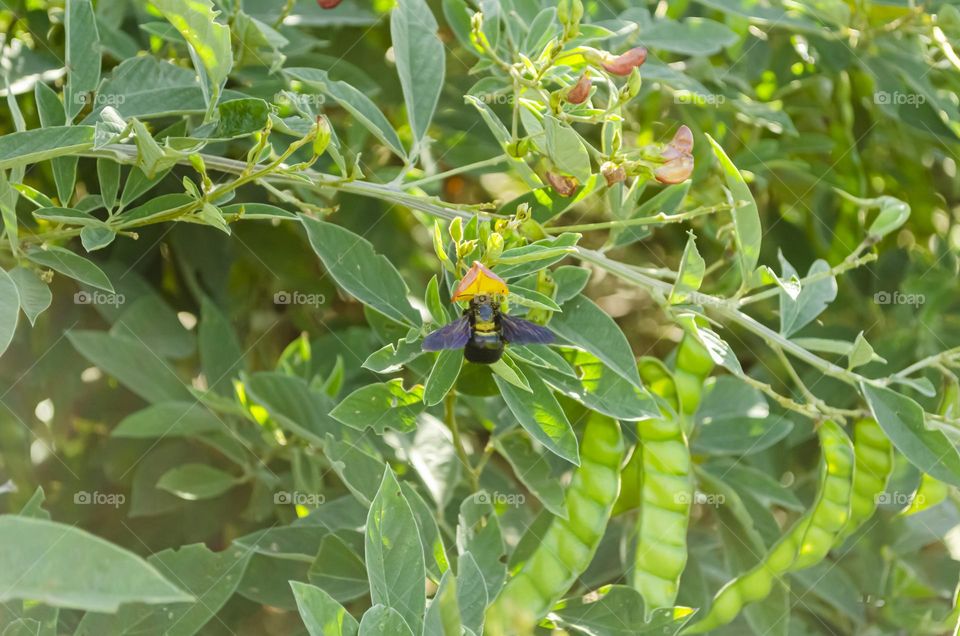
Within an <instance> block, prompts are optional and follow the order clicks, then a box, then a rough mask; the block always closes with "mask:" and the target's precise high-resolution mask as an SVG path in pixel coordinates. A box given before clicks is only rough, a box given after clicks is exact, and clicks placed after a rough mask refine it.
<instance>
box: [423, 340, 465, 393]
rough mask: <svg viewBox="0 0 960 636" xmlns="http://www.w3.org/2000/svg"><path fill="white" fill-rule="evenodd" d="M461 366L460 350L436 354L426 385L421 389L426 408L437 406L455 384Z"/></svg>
mask: <svg viewBox="0 0 960 636" xmlns="http://www.w3.org/2000/svg"><path fill="white" fill-rule="evenodd" d="M462 366H463V350H462V349H446V350H444V351H441V352H440V353H438V354H437V360H436V362H434V363H433V368H432V369H431V370H430V375H429V376H427V383H426V385H425V386H424V388H423V402H424V404H426V405H427V406H433V405H435V404H439V403H440V402H442V401H443V398H444V397H446V395H447V393H449V392H450V389H452V388H453V385H454V384H456V383H457V377H459V375H460V368H461V367H462Z"/></svg>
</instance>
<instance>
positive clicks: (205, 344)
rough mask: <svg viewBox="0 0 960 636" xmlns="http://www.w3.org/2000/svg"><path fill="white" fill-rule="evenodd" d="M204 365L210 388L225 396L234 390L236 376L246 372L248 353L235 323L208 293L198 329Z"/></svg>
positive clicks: (201, 309)
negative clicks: (234, 328)
mask: <svg viewBox="0 0 960 636" xmlns="http://www.w3.org/2000/svg"><path fill="white" fill-rule="evenodd" d="M197 338H198V342H199V349H200V367H201V368H202V369H203V375H204V376H205V377H206V379H207V387H209V389H210V390H212V391H217V392H218V393H222V394H225V395H231V394H232V393H233V379H234V378H236V377H238V376H239V375H240V372H241V371H243V362H244V357H245V356H244V352H243V349H242V348H241V347H240V341H239V340H238V339H237V334H236V332H234V330H233V325H231V324H230V321H229V320H228V319H227V317H226V316H225V315H224V314H223V312H222V311H220V308H219V307H217V305H216V303H214V302H213V300H211V299H210V298H208V297H207V296H204V297H203V301H202V302H201V303H200V325H199V327H198V328H197Z"/></svg>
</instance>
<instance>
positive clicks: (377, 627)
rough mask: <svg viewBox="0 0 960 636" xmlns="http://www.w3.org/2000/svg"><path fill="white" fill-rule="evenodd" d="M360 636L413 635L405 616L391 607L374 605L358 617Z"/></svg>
mask: <svg viewBox="0 0 960 636" xmlns="http://www.w3.org/2000/svg"><path fill="white" fill-rule="evenodd" d="M359 634H360V636H382V635H383V634H391V635H392V636H413V632H412V631H411V630H410V626H409V625H408V624H407V621H406V620H405V617H404V616H403V615H402V614H400V612H398V611H397V610H395V609H394V608H392V607H386V606H384V605H380V604H377V605H374V606H373V607H371V608H370V609H368V610H367V611H366V612H364V614H363V617H361V619H360V632H359Z"/></svg>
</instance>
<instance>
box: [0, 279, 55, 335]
mask: <svg viewBox="0 0 960 636" xmlns="http://www.w3.org/2000/svg"><path fill="white" fill-rule="evenodd" d="M7 273H8V274H9V275H10V278H11V279H12V280H13V282H14V284H15V285H16V286H17V292H18V294H19V296H20V299H19V300H20V308H21V309H22V310H23V313H24V314H25V315H26V316H27V320H29V321H30V324H31V325H33V324H35V323H36V321H37V316H39V315H40V314H42V313H43V312H44V311H45V310H46V309H47V307H49V306H50V303H51V302H52V301H53V294H51V293H50V287H49V286H48V285H47V284H46V283H45V282H43V281H42V280H40V277H39V276H37V275H36V273H35V272H34V271H33V270H30V269H27V268H26V267H15V268H13V269H11V270H10V271H9V272H7ZM0 287H2V283H0ZM0 312H2V309H0Z"/></svg>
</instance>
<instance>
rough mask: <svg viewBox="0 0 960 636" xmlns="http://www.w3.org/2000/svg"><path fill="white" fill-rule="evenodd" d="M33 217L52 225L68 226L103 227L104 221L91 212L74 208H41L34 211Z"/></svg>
mask: <svg viewBox="0 0 960 636" xmlns="http://www.w3.org/2000/svg"><path fill="white" fill-rule="evenodd" d="M33 216H35V217H36V218H38V219H42V220H44V221H49V222H50V223H66V224H68V225H82V226H92V225H101V226H102V225H103V221H101V220H100V219H98V218H97V217H95V216H93V215H92V214H90V213H89V212H84V211H82V210H76V209H74V208H58V207H54V208H40V209H39V210H34V211H33Z"/></svg>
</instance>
